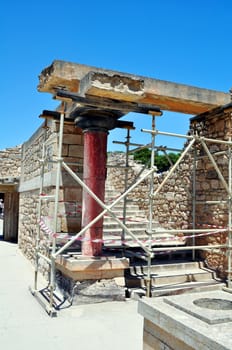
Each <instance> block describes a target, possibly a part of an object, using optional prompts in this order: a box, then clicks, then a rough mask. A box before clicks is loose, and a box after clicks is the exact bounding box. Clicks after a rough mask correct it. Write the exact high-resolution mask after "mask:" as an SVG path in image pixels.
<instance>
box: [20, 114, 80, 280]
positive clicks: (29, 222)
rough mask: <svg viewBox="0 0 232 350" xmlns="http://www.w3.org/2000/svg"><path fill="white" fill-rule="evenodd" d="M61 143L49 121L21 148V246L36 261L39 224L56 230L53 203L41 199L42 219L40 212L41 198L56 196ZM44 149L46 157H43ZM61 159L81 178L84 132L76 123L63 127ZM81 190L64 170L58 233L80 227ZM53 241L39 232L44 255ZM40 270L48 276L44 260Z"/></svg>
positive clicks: (76, 230)
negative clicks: (42, 183) (57, 166)
mask: <svg viewBox="0 0 232 350" xmlns="http://www.w3.org/2000/svg"><path fill="white" fill-rule="evenodd" d="M58 141H59V123H58V122H55V121H48V123H47V126H46V127H44V126H43V127H41V128H39V129H38V130H37V132H36V133H35V134H34V135H33V136H32V137H31V138H30V139H29V141H27V142H26V143H24V144H23V146H22V171H21V179H20V187H19V191H20V203H19V247H20V249H21V250H22V252H23V253H24V254H25V255H26V257H27V258H28V259H29V260H31V261H32V262H33V261H34V258H35V246H36V232H37V231H38V229H39V226H38V222H42V223H43V224H45V225H46V227H47V228H49V229H50V230H53V226H52V224H53V217H54V200H43V199H42V200H41V204H42V205H41V217H39V216H38V213H39V198H43V196H45V195H54V194H55V184H56V174H57V171H56V165H57V162H56V158H57V155H58V154H57V152H58ZM43 148H44V157H43ZM62 158H63V160H64V162H66V163H67V164H68V165H69V166H70V168H71V169H72V170H73V171H74V172H75V173H76V174H77V175H79V176H82V172H83V167H82V164H83V136H82V131H81V129H79V128H76V127H75V126H74V125H73V124H66V123H65V125H64V132H63V148H62ZM42 159H45V162H44V176H43V179H44V186H43V192H42V193H39V188H40V183H41V178H42V177H41V170H42V162H41V160H42ZM81 203H82V189H81V187H80V186H79V185H78V184H77V182H76V181H74V180H73V178H72V177H71V176H70V175H69V174H68V173H67V171H65V170H64V169H63V170H62V174H61V186H60V193H59V208H58V230H57V232H58V233H68V234H69V235H72V234H74V233H76V232H78V231H79V230H80V227H81V210H80V208H81ZM50 242H51V235H50V234H47V233H46V232H45V231H44V230H42V229H40V251H41V252H42V253H44V254H46V253H47V249H49V246H50V245H51V244H50ZM40 266H41V269H42V272H43V273H44V274H46V273H47V270H48V269H47V264H46V263H45V262H44V261H41V264H40Z"/></svg>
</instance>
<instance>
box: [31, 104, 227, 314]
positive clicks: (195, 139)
mask: <svg viewBox="0 0 232 350" xmlns="http://www.w3.org/2000/svg"><path fill="white" fill-rule="evenodd" d="M64 118H65V109H64V110H63V111H62V113H61V116H60V120H59V124H60V129H59V145H58V155H57V157H56V159H55V163H56V186H55V194H54V195H52V196H51V195H48V196H46V195H44V194H43V187H44V173H45V163H46V162H47V161H48V160H47V159H46V130H45V140H44V146H43V151H42V153H43V154H42V159H41V174H40V189H39V191H40V196H39V204H38V222H39V223H38V230H37V234H36V249H35V254H36V256H35V275H34V286H33V288H31V291H32V293H33V295H35V296H37V297H39V296H40V294H41V291H40V290H39V289H38V271H39V262H40V259H44V260H45V261H46V262H47V263H48V264H49V269H50V274H49V275H50V278H49V285H48V290H49V296H48V300H47V302H45V303H44V307H45V309H46V311H47V312H48V314H49V315H50V316H55V315H56V309H57V308H56V304H55V298H56V296H55V294H54V293H55V290H56V278H55V277H56V276H55V274H56V268H55V262H56V259H57V257H58V256H59V255H60V254H62V253H63V252H64V251H66V250H67V249H68V248H69V247H70V246H71V245H72V244H73V243H74V242H75V241H76V240H77V239H80V237H81V236H82V235H83V234H84V233H85V232H86V231H87V230H88V229H89V228H90V227H91V226H92V225H93V224H94V223H95V222H97V221H98V220H99V219H100V218H102V217H103V216H104V215H106V214H107V215H109V216H111V217H112V218H113V219H114V220H115V222H116V223H117V224H118V225H119V226H120V227H121V229H122V237H121V240H122V242H124V241H125V234H126V233H127V234H128V235H129V236H130V237H132V239H133V240H134V241H135V242H137V244H138V246H139V247H140V248H142V250H143V251H144V258H145V260H146V261H147V266H148V274H147V279H146V289H147V290H146V295H147V296H151V289H152V287H151V264H152V259H153V258H154V257H155V254H156V253H157V252H160V251H164V252H165V250H168V251H181V250H185V251H186V250H192V252H193V255H192V258H193V259H195V251H196V250H209V249H211V250H212V251H213V250H214V249H226V251H227V256H228V271H227V273H228V278H227V288H226V290H228V291H231V292H232V286H231V283H232V271H231V261H232V260H231V259H232V257H231V249H232V214H231V210H232V203H231V201H232V180H231V178H232V152H231V148H232V140H231V137H230V139H229V140H228V141H225V140H218V139H211V138H205V137H202V136H199V135H198V134H197V133H196V132H195V133H194V134H192V135H182V134H175V133H170V132H162V131H159V130H157V129H156V124H155V121H156V116H155V113H152V116H151V118H152V127H151V130H147V129H142V132H145V133H148V134H150V135H151V143H150V144H148V145H145V146H143V145H137V144H135V143H130V133H129V130H128V131H127V139H126V142H125V143H124V144H125V146H126V162H125V169H126V170H125V191H124V192H123V193H122V194H121V195H120V196H118V197H117V198H116V199H114V201H113V202H112V203H111V204H109V205H106V204H105V203H104V202H102V201H101V200H100V199H99V198H98V197H97V196H96V195H95V194H94V193H93V192H92V191H91V190H90V189H89V187H88V186H86V184H85V183H84V182H83V181H82V179H81V178H80V177H79V176H78V175H77V174H76V173H75V172H74V171H73V170H72V169H71V168H70V167H69V165H68V164H67V163H65V162H64V160H63V158H62V145H63V128H64ZM157 135H164V136H169V137H178V138H183V139H186V140H187V141H188V144H187V146H186V147H185V149H184V151H183V152H182V154H181V155H180V157H179V159H178V160H177V162H176V163H175V164H174V165H172V166H171V168H170V170H169V171H168V172H167V173H166V175H165V177H164V178H163V180H162V181H161V183H160V184H159V185H158V186H157V187H156V188H155V186H154V172H155V171H156V167H155V163H154V159H155V152H156V151H157V150H162V151H163V152H164V153H165V152H166V151H167V150H175V151H179V150H177V149H172V148H167V147H163V146H160V147H159V146H156V144H155V137H156V136H157ZM208 143H215V144H220V145H224V146H226V147H227V148H228V151H227V157H228V180H226V179H225V177H224V176H223V174H222V172H221V170H220V169H219V167H218V165H217V163H216V161H215V159H214V157H213V155H212V154H211V152H210V150H209V148H208V146H207V144H208ZM196 145H201V147H202V149H204V152H205V154H206V155H207V157H208V159H209V160H210V162H211V164H212V165H213V167H214V169H215V171H216V172H217V175H218V178H219V179H220V181H221V183H222V185H223V187H224V189H225V190H226V193H227V199H226V200H225V203H226V204H227V205H228V227H226V228H212V229H203V228H202V229H197V228H196V226H197V222H196V204H197V200H196V162H197V154H196V151H195V150H196V147H195V146H196ZM130 146H136V147H137V148H135V149H133V150H130ZM144 147H149V148H150V149H151V162H150V169H149V170H148V171H147V172H146V174H144V175H142V174H141V173H140V174H139V176H138V177H137V178H136V179H135V180H134V181H133V183H132V184H130V185H129V184H128V168H129V162H128V155H129V154H130V153H131V152H134V151H135V150H137V149H141V148H144ZM192 150H193V154H194V157H193V172H192V179H193V180H192V208H193V213H192V228H191V229H185V230H182V229H169V230H167V229H163V230H159V234H161V233H169V234H171V235H175V234H177V233H178V232H180V230H181V232H182V233H183V234H185V235H186V236H187V237H188V236H190V234H192V245H190V246H179V247H176V246H175V247H158V248H154V245H153V241H154V240H155V235H156V230H154V229H153V226H152V223H153V212H154V207H153V206H154V200H155V198H156V197H157V195H158V194H159V193H160V192H161V190H162V189H163V187H164V185H165V184H166V183H167V181H168V180H169V179H170V177H171V176H172V174H173V173H174V172H175V171H176V170H177V168H178V167H179V165H180V163H181V162H182V161H183V159H184V157H185V156H186V155H187V154H188V153H189V152H190V151H192ZM53 162H54V161H53ZM62 168H63V169H65V170H66V171H67V172H68V174H69V175H70V176H71V177H72V178H73V179H74V180H75V181H76V182H77V183H78V184H79V185H80V186H81V187H82V189H84V190H85V191H86V192H87V193H88V194H89V195H90V196H92V197H93V198H94V199H95V201H96V202H97V203H98V204H99V205H100V206H101V208H102V212H101V213H100V214H99V215H98V216H97V217H95V218H94V219H93V220H92V221H91V222H89V223H88V224H87V225H86V226H85V227H83V228H82V229H81V230H80V231H79V232H78V233H76V234H75V235H74V236H72V237H71V238H70V239H69V240H68V241H67V242H66V243H65V244H64V245H63V246H61V247H58V246H57V238H56V236H57V235H56V233H57V231H58V228H57V217H58V205H59V189H60V182H61V171H62ZM147 178H149V179H150V187H149V191H148V199H149V215H148V230H147V233H148V238H147V240H146V241H144V240H140V239H138V237H137V236H136V235H135V234H134V233H133V230H131V229H129V228H128V227H127V225H126V202H127V201H126V198H127V196H128V195H129V194H130V193H131V192H132V191H133V190H134V189H135V188H136V187H137V186H139V185H140V184H141V183H142V182H143V181H144V180H145V179H147ZM45 200H53V201H54V216H53V225H52V227H50V228H49V229H50V231H51V232H52V233H53V234H51V238H52V244H51V249H50V250H49V249H48V254H44V253H41V251H40V238H41V230H43V228H42V227H41V223H40V222H41V208H42V202H43V201H45ZM121 201H123V202H124V210H123V220H121V219H120V218H119V217H117V216H116V215H115V213H114V211H113V209H114V206H115V205H116V204H117V203H119V202H121ZM216 202H217V201H216ZM207 203H208V202H207ZM213 203H215V201H213ZM220 232H228V236H227V241H226V243H224V244H217V245H204V246H200V245H196V238H197V237H198V235H204V234H215V233H220Z"/></svg>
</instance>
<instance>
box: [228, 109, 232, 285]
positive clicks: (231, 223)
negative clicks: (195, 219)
mask: <svg viewBox="0 0 232 350" xmlns="http://www.w3.org/2000/svg"><path fill="white" fill-rule="evenodd" d="M231 118H232V116H231V115H230V136H229V142H231V132H232V125H231ZM228 148H229V149H228V153H229V154H228V158H229V162H228V168H229V169H228V177H229V179H228V187H229V196H228V242H227V246H228V277H227V287H228V288H229V289H231V288H232V284H231V282H232V281H231V277H232V276H231V263H232V259H231V248H232V213H231V210H232V152H231V144H229V145H228Z"/></svg>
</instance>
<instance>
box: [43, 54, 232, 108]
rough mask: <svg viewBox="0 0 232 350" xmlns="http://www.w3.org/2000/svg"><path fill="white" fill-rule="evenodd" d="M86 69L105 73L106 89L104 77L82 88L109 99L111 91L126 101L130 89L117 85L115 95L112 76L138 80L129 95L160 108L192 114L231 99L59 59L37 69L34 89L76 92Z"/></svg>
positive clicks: (175, 84)
mask: <svg viewBox="0 0 232 350" xmlns="http://www.w3.org/2000/svg"><path fill="white" fill-rule="evenodd" d="M90 72H94V73H101V74H103V75H105V76H108V80H109V85H110V89H108V93H107V89H106V84H107V83H106V81H107V79H106V80H104V84H103V83H102V82H101V83H100V84H99V83H98V86H96V81H95V84H93V85H92V86H91V87H90V86H89V90H88V89H87V90H86V91H89V92H91V91H92V93H94V94H96V95H97V96H101V95H102V94H104V96H105V97H108V98H112V96H113V95H112V94H113V93H114V97H117V98H119V99H120V100H121V101H127V100H128V91H129V90H130V89H129V90H128V89H126V90H127V91H124V92H123V91H122V90H123V89H122V88H121V92H120V96H116V95H117V89H118V86H119V85H120V84H119V85H117V84H116V85H115V87H113V85H112V83H110V81H111V82H112V76H117V77H118V81H120V79H121V81H124V82H125V81H126V79H128V82H129V81H134V82H136V81H137V82H138V87H139V89H138V91H139V93H134V94H132V90H130V94H129V95H130V96H134V97H136V99H137V98H138V97H139V102H140V103H143V104H153V105H155V106H158V107H160V109H162V110H169V111H175V112H181V113H187V114H193V115H194V114H199V113H203V112H206V111H208V110H211V109H213V108H215V107H217V106H221V105H225V104H228V103H230V102H231V97H230V94H229V93H224V92H220V91H215V90H210V89H203V88H199V87H194V86H189V85H185V84H179V83H174V82H169V81H165V80H159V79H154V78H148V77H142V76H138V75H133V74H128V73H121V72H117V71H112V70H106V69H101V68H97V67H91V66H86V65H82V64H77V63H71V62H66V61H60V60H56V61H54V62H53V63H52V64H51V65H50V66H49V67H47V68H45V69H44V70H43V71H42V72H41V74H40V76H39V80H40V82H39V85H38V90H39V91H40V92H50V93H52V94H54V93H56V91H57V89H63V90H67V91H70V92H79V90H80V82H81V80H82V79H83V78H84V77H85V76H86V75H87V74H89V73H90ZM139 84H140V85H139ZM94 85H95V86H94ZM142 85H143V88H142ZM132 86H133V85H132ZM122 87H123V84H122ZM124 88H125V86H124ZM91 89H92V90H91ZM140 93H141V96H140ZM115 94H116V95H115Z"/></svg>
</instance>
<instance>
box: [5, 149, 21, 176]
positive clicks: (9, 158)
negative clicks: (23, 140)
mask: <svg viewBox="0 0 232 350" xmlns="http://www.w3.org/2000/svg"><path fill="white" fill-rule="evenodd" d="M0 163H1V167H0V179H10V178H13V179H14V178H19V176H20V173H21V145H19V146H16V147H12V148H6V149H4V150H1V151H0Z"/></svg>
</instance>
